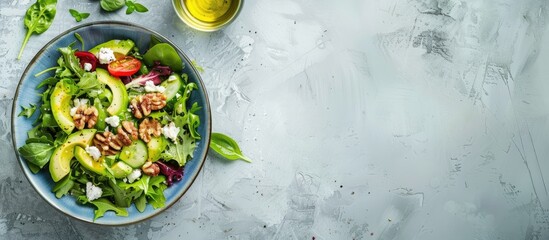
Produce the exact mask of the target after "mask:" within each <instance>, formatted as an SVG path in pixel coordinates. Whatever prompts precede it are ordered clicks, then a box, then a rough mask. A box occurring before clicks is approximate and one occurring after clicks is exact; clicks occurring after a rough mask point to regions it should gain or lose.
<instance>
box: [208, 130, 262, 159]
mask: <svg viewBox="0 0 549 240" xmlns="http://www.w3.org/2000/svg"><path fill="white" fill-rule="evenodd" d="M210 148H211V149H213V150H214V151H215V152H216V153H218V154H219V155H221V156H223V157H224V158H226V159H228V160H237V159H242V160H244V161H246V162H252V160H250V159H249V158H247V157H246V156H244V155H243V154H242V152H241V151H240V147H238V144H237V143H236V141H235V140H233V139H232V138H231V137H229V136H227V135H225V134H222V133H212V138H211V139H210Z"/></svg>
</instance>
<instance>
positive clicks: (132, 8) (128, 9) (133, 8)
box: [126, 2, 135, 14]
mask: <svg viewBox="0 0 549 240" xmlns="http://www.w3.org/2000/svg"><path fill="white" fill-rule="evenodd" d="M127 3H128V2H126V5H128V4H127ZM133 11H135V6H134V5H133V3H132V4H129V5H128V8H126V14H132V13H133Z"/></svg>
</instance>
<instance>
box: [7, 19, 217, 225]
mask: <svg viewBox="0 0 549 240" xmlns="http://www.w3.org/2000/svg"><path fill="white" fill-rule="evenodd" d="M75 33H78V34H80V35H81V36H82V38H83V39H84V42H85V44H86V48H89V47H92V46H95V45H97V44H100V43H103V42H106V41H108V40H111V39H132V40H133V41H134V42H135V44H136V46H137V47H138V48H139V50H140V52H141V53H143V52H145V51H146V50H147V49H148V46H149V43H150V41H151V37H155V38H156V39H158V40H160V41H161V42H165V43H168V44H170V45H172V46H173V47H174V48H175V49H176V50H177V51H178V52H179V55H180V56H181V58H182V59H183V64H184V65H185V68H184V69H183V72H185V73H187V74H188V76H189V81H190V82H194V83H196V84H197V86H198V90H196V91H194V92H193V94H192V95H191V98H190V101H191V102H198V104H199V106H201V107H202V108H201V109H200V110H199V111H198V113H197V114H198V115H199V117H200V120H201V124H200V126H199V127H198V132H199V133H200V136H202V138H201V139H200V141H199V142H198V147H197V148H196V150H195V152H194V157H193V159H192V160H190V161H188V162H187V164H186V165H185V170H184V177H183V179H182V180H181V181H179V182H177V183H175V184H173V185H172V186H171V187H169V188H167V189H166V190H165V191H164V194H165V196H166V204H165V206H164V207H163V208H159V209H153V208H152V207H151V206H150V205H147V208H146V209H145V211H144V212H142V213H140V212H138V211H137V209H136V208H135V207H134V206H133V205H132V206H130V207H129V208H128V214H129V216H128V217H119V216H116V215H115V214H114V212H112V211H108V212H107V213H106V214H105V215H104V216H103V217H101V218H99V219H97V220H95V221H94V220H93V216H94V207H93V206H88V205H81V204H77V203H76V200H75V199H74V197H72V196H64V197H62V198H60V199H58V198H56V197H55V194H54V193H53V192H52V191H51V189H52V187H53V186H54V182H53V180H52V179H51V177H50V173H49V171H48V168H47V166H45V167H44V169H42V170H41V171H40V172H38V173H37V174H34V173H32V172H31V171H30V169H29V167H28V165H27V163H26V160H24V159H23V158H22V157H21V156H20V155H19V154H18V151H17V149H18V148H19V147H21V146H23V145H24V144H25V140H26V139H27V132H28V131H29V130H30V129H31V128H32V124H33V122H35V120H36V118H37V117H38V115H39V114H38V113H35V114H34V115H33V117H32V118H28V119H27V118H25V117H17V114H18V113H19V112H20V111H21V106H28V105H29V104H35V105H36V104H38V103H39V102H40V96H39V94H40V93H41V92H42V91H44V89H36V86H37V85H38V84H39V83H40V82H41V81H42V80H44V79H45V78H47V77H48V76H49V74H44V75H42V76H40V77H34V75H35V74H36V73H38V72H40V71H42V70H44V69H47V68H50V67H53V66H57V59H58V58H59V56H60V53H59V52H58V51H57V49H58V48H60V47H66V46H68V45H69V44H71V43H72V42H74V41H76V38H75V37H74V34H75ZM11 124H12V126H11V131H12V137H13V146H14V148H15V152H16V153H17V158H18V161H19V164H20V165H21V168H22V170H23V172H24V173H25V176H26V177H27V179H28V180H29V182H30V183H31V185H32V186H33V187H34V189H35V190H36V191H37V192H38V194H39V195H40V196H41V197H42V198H44V199H45V200H46V202H48V203H49V204H50V205H51V206H53V207H54V208H55V209H57V210H59V211H61V212H63V213H65V214H67V215H68V216H71V217H74V218H76V219H78V220H82V221H85V222H90V223H95V224H100V225H126V224H132V223H136V222H139V221H143V220H146V219H149V218H151V217H153V216H155V215H157V214H159V213H161V212H162V211H164V210H165V209H167V208H169V207H170V206H171V205H173V204H174V203H175V202H177V200H179V199H180V198H181V197H182V196H183V194H185V192H186V191H187V190H188V189H189V188H190V187H191V184H192V183H193V181H194V180H195V179H196V177H197V176H198V174H199V172H200V170H201V169H202V166H203V165H204V161H205V160H206V154H207V153H208V148H209V144H210V134H211V112H210V104H209V101H208V95H207V93H206V89H205V87H204V83H203V82H202V79H201V78H200V75H199V74H198V72H197V71H196V69H195V68H194V66H193V65H192V64H191V61H190V60H189V58H188V57H187V56H186V55H185V54H184V53H183V51H181V49H179V48H178V47H177V46H176V45H175V44H173V43H172V42H170V41H169V40H168V39H166V38H165V37H163V36H161V35H160V34H158V33H156V32H154V31H151V30H148V29H146V28H144V27H140V26H136V25H133V24H128V23H125V22H115V21H102V22H94V23H89V24H84V25H80V26H77V27H75V28H72V29H69V30H67V31H66V32H64V33H61V34H60V35H58V36H57V37H55V38H54V39H53V40H51V41H50V42H49V43H48V44H46V46H44V47H43V48H42V49H41V50H40V51H39V52H38V54H36V56H35V57H34V58H33V59H32V60H31V62H30V64H29V65H28V66H27V68H26V69H25V71H24V72H23V75H22V77H21V80H20V81H19V85H18V86H17V90H16V92H15V99H14V102H13V107H12V120H11Z"/></svg>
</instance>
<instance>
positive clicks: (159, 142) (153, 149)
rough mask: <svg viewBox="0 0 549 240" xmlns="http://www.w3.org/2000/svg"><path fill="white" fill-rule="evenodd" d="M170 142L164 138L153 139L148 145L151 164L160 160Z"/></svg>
mask: <svg viewBox="0 0 549 240" xmlns="http://www.w3.org/2000/svg"><path fill="white" fill-rule="evenodd" d="M167 145H168V142H167V141H166V139H165V138H164V137H163V136H160V137H152V138H151V140H150V141H149V142H148V143H147V150H148V155H149V158H148V160H149V161H151V162H154V161H157V160H158V159H160V154H161V153H162V152H163V151H164V149H166V146H167Z"/></svg>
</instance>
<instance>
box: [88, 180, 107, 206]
mask: <svg viewBox="0 0 549 240" xmlns="http://www.w3.org/2000/svg"><path fill="white" fill-rule="evenodd" d="M102 194H103V189H101V188H100V187H97V186H95V185H93V183H91V182H87V183H86V197H87V198H88V201H93V200H95V199H98V198H100V197H101V195H102Z"/></svg>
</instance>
